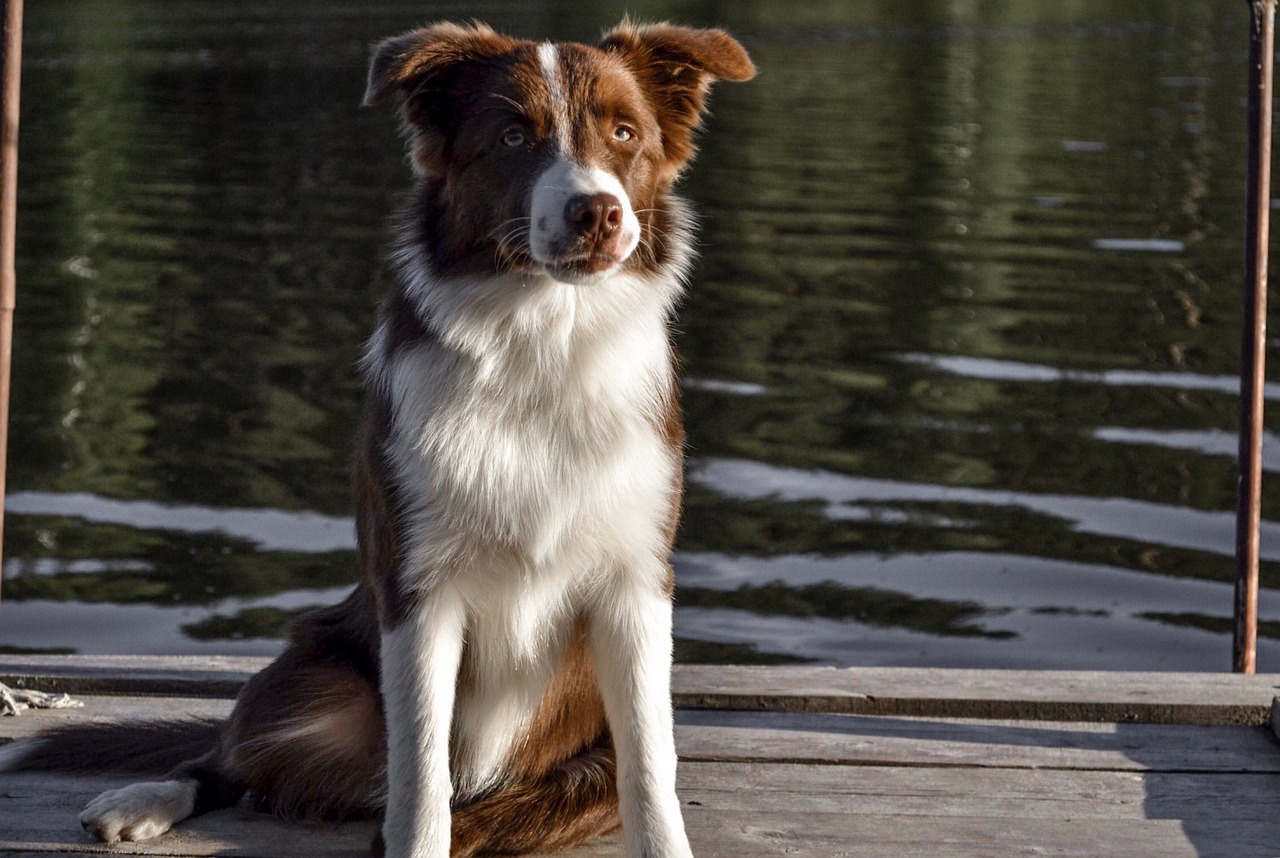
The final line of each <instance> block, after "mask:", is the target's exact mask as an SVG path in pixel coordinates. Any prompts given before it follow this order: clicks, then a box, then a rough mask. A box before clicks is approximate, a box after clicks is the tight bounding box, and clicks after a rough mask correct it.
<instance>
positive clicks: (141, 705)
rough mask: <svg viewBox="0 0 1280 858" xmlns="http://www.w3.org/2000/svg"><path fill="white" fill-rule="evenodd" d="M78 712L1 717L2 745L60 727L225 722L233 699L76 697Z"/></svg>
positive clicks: (31, 712)
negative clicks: (170, 721)
mask: <svg viewBox="0 0 1280 858" xmlns="http://www.w3.org/2000/svg"><path fill="white" fill-rule="evenodd" d="M76 700H77V701H79V702H81V703H83V704H84V706H83V707H81V708H78V709H35V710H28V711H27V712H24V713H23V714H22V715H19V716H17V717H0V742H3V741H4V740H6V739H20V738H23V737H24V736H30V735H32V734H34V733H39V732H40V731H41V730H46V729H48V728H49V727H52V726H54V725H57V724H65V723H84V722H86V721H156V720H165V719H183V718H218V719H221V718H226V717H227V716H228V715H230V714H231V706H232V703H233V702H234V701H233V700H232V699H231V698H227V697H223V698H205V697H119V696H114V695H111V696H107V695H100V694H77V695H76Z"/></svg>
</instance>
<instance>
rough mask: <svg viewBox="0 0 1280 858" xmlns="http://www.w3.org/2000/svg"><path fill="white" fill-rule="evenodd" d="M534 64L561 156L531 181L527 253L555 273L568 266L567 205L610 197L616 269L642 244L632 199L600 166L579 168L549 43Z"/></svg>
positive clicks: (556, 57) (541, 47) (569, 231)
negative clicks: (614, 208)
mask: <svg viewBox="0 0 1280 858" xmlns="http://www.w3.org/2000/svg"><path fill="white" fill-rule="evenodd" d="M538 60H539V62H540V64H541V67H542V75H543V77H544V78H545V79H546V83H547V88H548V89H549V90H550V92H551V104H552V109H553V110H554V112H555V115H554V116H553V122H554V128H555V135H556V142H557V144H558V149H559V151H558V153H557V155H556V158H555V160H554V161H552V162H551V165H550V166H549V167H547V169H546V170H544V171H543V172H542V174H541V175H540V176H538V178H537V179H536V180H535V181H534V185H533V192H532V194H531V195H530V200H529V216H530V229H529V249H530V251H531V252H532V254H533V258H534V259H536V260H537V261H538V262H540V263H542V264H543V265H546V266H548V267H550V268H552V269H553V273H554V269H555V268H556V267H557V263H559V262H562V261H567V259H566V254H567V253H568V256H569V258H571V256H572V254H571V253H569V252H570V251H572V249H573V247H572V246H573V244H574V241H575V234H574V230H573V229H572V228H571V227H570V225H569V222H568V220H567V219H566V217H565V209H566V207H567V206H568V204H569V201H570V200H571V199H573V198H574V197H577V196H580V195H592V194H610V195H611V196H613V197H616V198H617V200H618V202H619V203H620V204H621V206H622V224H621V225H620V227H619V230H620V233H619V237H618V238H619V240H618V242H617V251H616V256H617V264H619V265H620V264H622V262H623V261H624V260H626V258H627V257H629V256H630V255H631V253H632V252H633V251H634V250H635V249H636V246H637V245H639V243H640V220H639V218H637V217H636V214H635V212H634V211H633V210H632V208H631V200H630V199H629V198H628V196H627V192H626V190H625V189H624V188H623V186H622V182H621V181H619V180H618V177H617V176H615V175H613V174H612V173H610V172H609V171H607V170H602V169H600V168H599V167H593V166H590V165H587V164H583V163H582V162H580V161H579V160H578V159H576V158H575V157H574V155H573V153H572V151H571V145H570V144H571V139H572V138H571V135H570V134H569V128H570V123H571V122H572V117H571V116H570V111H569V103H568V99H567V98H566V97H565V93H564V88H563V87H562V86H561V79H560V70H559V66H560V56H559V51H557V50H556V47H555V45H553V44H551V43H550V42H544V43H543V44H541V45H539V46H538ZM615 267H616V266H615ZM612 270H613V268H610V269H608V270H606V271H603V272H600V273H599V274H597V275H593V276H591V277H588V278H586V279H598V277H599V276H601V275H607V274H608V273H610V272H611V271H612Z"/></svg>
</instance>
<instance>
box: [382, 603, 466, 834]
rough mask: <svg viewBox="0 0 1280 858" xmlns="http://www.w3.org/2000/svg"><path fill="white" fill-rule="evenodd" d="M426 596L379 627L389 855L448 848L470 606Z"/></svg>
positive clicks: (385, 832) (383, 828) (383, 832)
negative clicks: (453, 746)
mask: <svg viewBox="0 0 1280 858" xmlns="http://www.w3.org/2000/svg"><path fill="white" fill-rule="evenodd" d="M441 590H447V588H444V587H442V588H439V589H438V590H437V591H436V592H433V593H432V594H431V595H429V596H426V597H424V598H422V599H421V600H420V601H419V602H418V603H417V604H416V605H414V606H413V607H411V608H409V609H408V611H407V612H406V614H405V616H404V617H403V618H402V619H401V620H400V621H399V622H398V623H394V624H389V625H387V626H386V627H384V629H383V632H382V700H383V706H384V707H385V710H386V719H387V816H386V820H385V822H384V823H383V826H382V834H383V840H384V842H385V846H386V856H387V858H447V856H448V854H449V800H450V798H451V795H452V792H453V788H452V786H451V783H450V778H449V726H450V719H451V718H452V715H453V702H454V693H455V683H456V681H457V677H458V664H459V661H460V659H461V657H462V637H463V628H464V624H465V610H464V608H463V605H462V602H461V599H459V598H458V597H457V595H456V594H455V593H451V592H440V591H441Z"/></svg>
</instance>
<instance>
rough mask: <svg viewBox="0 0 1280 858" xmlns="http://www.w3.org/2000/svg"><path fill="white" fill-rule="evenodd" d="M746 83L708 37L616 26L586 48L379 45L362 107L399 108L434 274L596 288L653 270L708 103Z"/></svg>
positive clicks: (501, 40)
mask: <svg viewBox="0 0 1280 858" xmlns="http://www.w3.org/2000/svg"><path fill="white" fill-rule="evenodd" d="M754 74H755V67H754V66H753V65H752V63H751V60H750V59H749V58H748V57H747V54H746V52H745V51H744V50H743V49H742V46H741V45H739V44H738V43H737V42H736V41H734V39H733V38H731V37H730V36H729V35H727V34H726V33H724V32H722V31H719V30H694V29H686V28H683V27H675V26H671V25H667V24H657V25H650V26H636V25H633V24H630V23H626V22H624V23H623V24H622V25H621V26H619V27H617V28H616V29H614V30H613V31H612V32H610V33H607V34H606V35H605V37H604V39H603V41H602V42H601V43H600V44H599V45H598V46H590V45H583V44H576V43H567V44H552V43H550V42H541V43H539V42H531V41H523V40H518V39H514V38H510V37H508V36H503V35H499V34H498V33H495V32H494V31H493V30H491V29H489V28H488V27H486V26H484V25H481V24H473V25H465V26H464V25H458V24H449V23H443V24H436V25H434V26H430V27H426V28H423V29H420V30H414V31H412V32H409V33H406V34H404V35H401V36H397V37H395V38H392V39H388V40H387V41H385V42H383V43H382V44H381V45H379V46H378V48H377V50H376V52H375V54H374V58H373V63H372V66H371V67H370V70H369V86H368V91H367V92H366V94H365V103H366V104H375V103H377V102H380V101H382V100H384V99H386V98H389V97H392V96H398V97H399V98H400V99H401V103H402V114H403V117H404V127H405V133H406V136H407V137H408V140H409V149H410V158H411V161H412V164H413V167H414V169H415V171H416V172H417V173H418V174H419V175H420V176H421V177H422V178H423V180H424V181H425V183H426V185H427V190H428V192H429V193H430V194H431V201H432V206H431V208H432V216H433V218H435V219H437V220H438V221H439V223H437V224H435V225H434V226H433V227H431V228H430V238H431V241H430V243H431V244H432V246H433V251H434V253H435V256H436V264H437V265H438V266H440V267H442V268H445V269H452V270H451V271H450V270H444V271H441V272H440V273H444V274H448V273H468V274H483V273H491V272H496V271H511V270H515V271H532V272H537V273H544V274H547V275H550V276H551V277H553V278H555V279H557V280H560V281H562V282H567V283H592V282H596V281H598V280H601V279H603V278H605V277H607V276H609V275H610V274H612V273H614V272H616V271H618V270H620V269H624V268H635V269H644V268H645V267H649V268H653V267H657V266H659V265H660V264H661V262H662V260H661V257H662V255H663V244H664V236H665V235H666V232H667V230H669V229H670V228H671V225H670V224H668V223H664V219H669V218H670V217H671V212H670V210H669V205H668V199H667V195H668V192H669V191H670V189H671V186H672V184H673V183H674V181H675V179H676V178H677V176H678V175H679V173H680V171H681V170H682V169H683V168H684V166H685V165H686V164H687V163H688V162H689V160H690V159H691V158H692V156H693V153H694V142H693V135H694V132H695V130H696V129H697V127H698V125H699V123H700V121H701V117H702V114H703V111H704V108H705V96H706V93H707V90H708V88H709V87H710V85H711V83H712V82H713V81H714V80H716V79H725V80H747V79H749V78H751V77H752V76H753V75H754ZM638 248H640V251H639V252H637V249H638Z"/></svg>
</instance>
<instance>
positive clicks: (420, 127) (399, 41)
mask: <svg viewBox="0 0 1280 858" xmlns="http://www.w3.org/2000/svg"><path fill="white" fill-rule="evenodd" d="M517 44H518V43H517V41H516V40H515V39H513V38H510V37H509V36H502V35H499V34H498V33H496V32H494V31H493V30H492V29H490V28H489V27H487V26H486V25H484V24H480V23H472V24H453V23H448V22H444V23H439V24H432V25H431V26H429V27H423V28H422V29H419V30H411V31H410V32H408V33H403V34H401V35H399V36H393V37H392V38H390V39H387V40H386V41H384V42H382V43H381V44H380V45H378V46H377V48H375V49H374V52H373V61H372V62H371V63H370V64H369V83H368V86H367V87H366V89H365V93H364V104H365V105H366V106H368V105H374V104H378V103H379V102H382V101H384V100H386V99H387V98H390V97H392V96H395V95H399V96H401V97H402V99H403V100H402V102H401V110H402V115H403V117H404V121H405V134H406V136H407V137H408V140H409V147H410V152H411V155H412V160H413V165H414V167H415V168H416V169H417V170H419V171H420V172H422V173H424V174H429V173H432V172H436V171H437V170H438V169H439V168H440V167H441V159H442V157H443V155H444V152H443V146H444V140H445V137H446V136H447V133H446V132H447V129H448V127H449V121H450V117H451V116H452V110H451V109H450V106H451V99H450V97H449V91H450V88H451V87H452V86H453V84H454V82H455V81H456V80H457V79H458V76H459V75H460V74H461V72H462V71H463V69H465V68H466V66H467V65H468V64H470V63H475V62H479V61H483V60H486V59H491V58H493V57H497V56H500V55H502V54H504V53H507V52H509V51H511V50H512V49H513V48H514V47H515V46H516V45H517Z"/></svg>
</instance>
